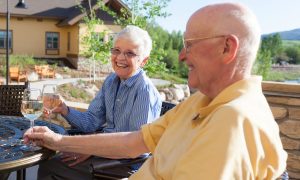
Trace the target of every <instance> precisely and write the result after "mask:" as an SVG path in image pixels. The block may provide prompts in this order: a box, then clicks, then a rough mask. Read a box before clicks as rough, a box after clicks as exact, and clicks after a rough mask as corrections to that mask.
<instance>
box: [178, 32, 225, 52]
mask: <svg viewBox="0 0 300 180" xmlns="http://www.w3.org/2000/svg"><path fill="white" fill-rule="evenodd" d="M225 36H226V35H216V36H207V37H201V38H188V39H184V37H182V42H183V47H184V49H185V53H189V52H190V49H191V47H192V45H193V43H191V41H195V42H196V41H202V40H206V39H214V38H219V37H225ZM189 42H190V43H189Z"/></svg>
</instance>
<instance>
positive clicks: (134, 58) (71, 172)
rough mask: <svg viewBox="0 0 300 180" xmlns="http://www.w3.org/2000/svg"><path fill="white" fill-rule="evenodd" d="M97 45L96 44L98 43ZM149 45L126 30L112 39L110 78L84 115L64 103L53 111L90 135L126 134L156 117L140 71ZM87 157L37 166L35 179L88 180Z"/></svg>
mask: <svg viewBox="0 0 300 180" xmlns="http://www.w3.org/2000/svg"><path fill="white" fill-rule="evenodd" d="M99 43H100V42H99ZM151 48H152V41H151V38H150V36H149V34H148V33H147V32H146V31H144V30H142V29H140V28H138V27H136V26H127V27H126V28H125V29H123V30H122V31H121V32H120V33H118V34H117V35H116V36H115V38H114V43H113V48H112V49H111V64H112V67H113V69H114V71H115V72H114V73H112V74H110V75H109V76H108V77H107V78H106V80H105V82H104V84H103V86H102V88H101V90H100V91H99V93H98V94H97V96H96V97H95V99H94V100H93V101H92V102H91V104H90V106H89V108H88V110H87V111H86V112H79V111H77V110H75V109H72V108H70V107H67V106H66V104H65V103H61V105H60V106H59V107H58V108H57V109H56V110H55V111H54V112H57V113H61V114H62V115H63V116H64V117H65V118H66V120H67V121H68V122H69V123H70V124H71V125H72V126H75V127H76V128H78V129H79V130H81V131H83V132H86V133H93V132H95V131H97V130H101V131H102V132H103V133H112V132H128V131H136V130H139V129H140V127H141V125H143V124H146V123H149V122H151V121H152V120H154V119H156V118H157V117H159V115H160V109H161V104H162V102H161V99H160V95H159V93H158V91H157V89H156V88H155V86H154V85H153V84H152V82H151V81H150V79H149V78H148V77H147V75H146V74H145V72H144V71H143V69H142V67H143V66H144V65H145V64H146V63H147V61H148V59H149V56H150V51H151ZM92 159H93V157H92V158H91V157H90V155H82V154H74V153H73V154H70V153H63V155H61V156H59V157H58V158H55V159H53V160H50V161H47V162H45V163H43V164H41V165H40V168H39V171H38V179H60V178H61V179H72V180H73V179H92V177H91V174H90V173H89V169H88V168H89V164H90V162H91V160H92Z"/></svg>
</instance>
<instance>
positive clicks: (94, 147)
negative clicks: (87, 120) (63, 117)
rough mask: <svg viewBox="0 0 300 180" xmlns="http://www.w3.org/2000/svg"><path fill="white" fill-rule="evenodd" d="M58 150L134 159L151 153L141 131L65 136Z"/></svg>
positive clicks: (59, 143)
mask: <svg viewBox="0 0 300 180" xmlns="http://www.w3.org/2000/svg"><path fill="white" fill-rule="evenodd" d="M57 145H58V146H57V149H58V150H60V151H66V152H77V153H82V154H92V155H97V156H102V157H108V158H134V157H137V156H139V155H140V154H143V153H146V152H149V150H148V148H147V147H146V145H145V143H144V140H143V137H142V133H141V131H136V132H123V133H107V134H95V135H82V136H63V138H62V139H61V140H60V141H59V142H58V144H57Z"/></svg>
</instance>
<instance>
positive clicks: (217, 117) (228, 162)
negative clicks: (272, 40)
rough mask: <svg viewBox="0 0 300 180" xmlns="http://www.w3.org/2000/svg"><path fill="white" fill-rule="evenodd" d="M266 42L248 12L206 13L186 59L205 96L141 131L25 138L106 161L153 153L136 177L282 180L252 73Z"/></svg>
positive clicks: (228, 8) (275, 134)
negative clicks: (259, 48) (263, 41)
mask: <svg viewBox="0 0 300 180" xmlns="http://www.w3.org/2000/svg"><path fill="white" fill-rule="evenodd" d="M259 42H260V31H259V26H258V24H257V21H256V18H255V16H254V15H253V14H252V12H251V11H250V10H248V9H247V8H246V7H244V6H242V5H240V4H236V3H222V4H214V5H210V6H206V7H204V8H201V9H199V10H198V11H196V12H195V13H194V14H193V15H192V16H191V17H190V19H189V21H188V23H187V26H186V32H185V34H184V48H183V49H182V51H181V53H180V56H179V58H180V60H181V61H184V62H185V63H186V64H187V66H188V67H189V77H188V83H189V85H190V86H191V87H193V88H197V89H198V90H199V92H197V93H195V94H193V95H192V96H191V97H190V98H188V99H187V100H186V101H184V102H182V103H181V104H179V105H178V106H177V107H175V108H174V109H173V110H171V111H169V112H168V113H166V114H165V115H164V116H163V117H161V118H159V119H158V120H156V121H155V122H153V123H151V124H147V125H144V126H143V127H142V130H140V131H136V132H131V133H114V134H109V135H91V136H85V137H84V136H81V137H68V136H62V135H58V134H55V133H53V132H52V131H50V130H49V129H48V128H45V127H35V128H34V133H30V131H28V132H27V133H26V134H25V140H28V138H29V139H32V140H37V143H39V144H40V145H42V146H45V147H48V148H50V149H57V150H63V151H74V152H80V153H92V154H96V155H100V156H105V157H136V156H138V155H140V154H141V153H144V152H149V151H150V152H152V154H153V156H152V157H151V158H150V159H148V160H147V161H146V162H145V163H144V164H143V166H142V167H141V168H140V170H139V171H138V172H137V173H135V174H134V175H132V176H131V178H130V179H147V180H149V179H275V178H277V177H279V176H280V175H281V173H282V172H283V171H284V169H285V166H286V158H287V154H286V152H285V151H284V150H283V147H282V144H281V140H280V137H279V128H278V125H277V124H276V122H275V120H274V118H273V116H272V112H271V110H270V108H269V106H268V103H267V101H266V99H265V97H264V95H263V93H262V89H261V78H260V77H255V76H251V75H250V73H251V68H252V66H253V63H254V60H255V56H256V53H257V50H258V46H259ZM39 140H41V141H39ZM82 146H85V147H86V148H85V149H82V148H81V147H82Z"/></svg>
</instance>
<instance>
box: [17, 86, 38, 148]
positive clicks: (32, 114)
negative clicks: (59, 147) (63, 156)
mask: <svg viewBox="0 0 300 180" xmlns="http://www.w3.org/2000/svg"><path fill="white" fill-rule="evenodd" d="M41 95H42V93H41V90H39V89H32V88H27V89H25V91H24V95H23V99H22V105H21V112H22V114H23V116H24V117H25V118H26V119H28V120H29V121H30V128H32V127H33V126H34V120H36V119H37V118H38V117H40V116H41V115H42V113H43V101H42V96H41ZM38 149H40V148H38V147H36V146H34V145H33V144H32V143H30V144H29V145H28V149H26V150H29V151H35V150H38Z"/></svg>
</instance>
